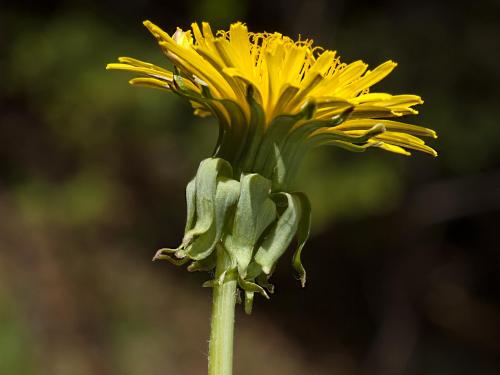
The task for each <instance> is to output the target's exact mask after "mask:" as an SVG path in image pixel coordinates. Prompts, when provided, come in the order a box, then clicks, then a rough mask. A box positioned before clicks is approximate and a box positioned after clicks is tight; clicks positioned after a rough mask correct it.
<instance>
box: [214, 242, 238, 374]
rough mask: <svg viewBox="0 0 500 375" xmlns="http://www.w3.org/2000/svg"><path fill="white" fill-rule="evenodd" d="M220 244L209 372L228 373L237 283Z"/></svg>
mask: <svg viewBox="0 0 500 375" xmlns="http://www.w3.org/2000/svg"><path fill="white" fill-rule="evenodd" d="M224 253H225V250H224V249H223V248H222V247H219V248H218V249H217V266H216V271H215V273H216V274H215V277H216V278H217V279H221V276H222V275H223V274H224V273H226V275H225V277H223V278H222V280H223V281H222V282H221V283H217V284H214V285H213V292H212V295H213V296H212V322H211V327H210V343H209V355H208V374H209V375H231V374H232V371H233V337H234V310H235V304H236V297H237V291H236V286H237V284H238V282H237V277H236V273H235V272H230V273H228V272H227V271H226V269H227V265H228V263H229V262H228V256H227V254H224Z"/></svg>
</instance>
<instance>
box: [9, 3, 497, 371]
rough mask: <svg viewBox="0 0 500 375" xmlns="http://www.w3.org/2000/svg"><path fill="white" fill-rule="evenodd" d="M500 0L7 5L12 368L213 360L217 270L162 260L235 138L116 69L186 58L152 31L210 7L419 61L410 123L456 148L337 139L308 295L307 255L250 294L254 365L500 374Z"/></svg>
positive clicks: (317, 217) (211, 14)
mask: <svg viewBox="0 0 500 375" xmlns="http://www.w3.org/2000/svg"><path fill="white" fill-rule="evenodd" d="M498 14H500V3H499V2H498V1H493V0H491V1H487V0H484V1H478V2H474V3H469V4H465V3H464V4H462V3H453V4H452V3H447V2H435V1H427V0H424V1H421V2H419V3H410V2H406V3H403V2H397V1H389V0H386V1H381V2H368V1H360V2H359V1H358V2H347V1H326V0H312V1H296V0H288V1H285V0H277V1H274V2H265V1H262V0H257V1H249V0H244V1H230V0H213V1H208V0H205V1H194V0H193V1H186V2H152V1H148V0H142V1H138V2H134V3H133V4H127V3H123V2H118V1H108V2H82V1H74V2H64V1H55V0H50V1H46V2H34V1H32V2H30V1H16V2H3V3H2V5H1V8H0V71H1V73H0V74H1V78H2V80H1V82H2V83H1V88H0V374H20V375H45V374H47V375H49V374H50V375H66V374H71V375H80V374H81V375H87V374H93V375H100V374H102V375H108V374H110V375H112V374H120V375H121V374H125V375H127V374H131V375H132V374H134V375H136V374H141V375H149V374H151V375H153V374H176V375H182V374H203V373H205V372H206V357H207V348H208V346H207V338H208V329H209V327H208V324H209V308H210V298H211V297H210V290H208V289H203V288H201V284H202V283H203V281H205V280H206V279H207V277H208V276H207V275H204V274H191V273H187V272H186V271H185V270H184V269H180V268H176V267H174V266H171V265H169V264H166V263H152V262H151V258H152V256H153V254H154V252H155V250H156V249H158V248H160V247H163V246H173V245H175V244H176V243H177V242H178V241H179V240H180V238H181V236H182V231H183V226H184V215H185V207H184V198H183V197H184V188H185V185H186V183H187V181H189V179H190V178H191V177H192V175H193V174H194V172H195V170H196V167H197V164H198V162H199V161H200V160H201V159H202V158H205V157H207V156H209V155H210V153H211V151H212V147H213V144H214V142H215V139H216V131H217V125H216V123H215V122H214V120H213V119H199V118H195V117H194V116H192V114H191V109H190V108H189V106H188V105H187V104H186V103H184V102H183V101H182V100H180V99H179V98H177V97H174V96H171V95H168V94H165V93H162V92H159V91H155V90H146V89H141V88H131V87H128V86H127V83H126V82H127V79H128V78H130V77H129V76H128V75H127V74H125V73H123V74H122V73H119V72H106V71H105V70H104V66H105V64H106V63H108V62H112V61H114V60H115V59H116V57H118V56H133V57H137V58H140V59H143V60H146V61H152V62H155V63H157V64H165V62H164V59H163V58H162V55H161V52H160V50H159V49H158V48H157V47H156V45H155V42H154V40H153V38H151V37H150V36H149V35H148V33H147V32H146V30H144V29H143V27H142V25H141V22H142V20H143V19H151V20H152V21H153V22H155V23H158V24H159V25H161V26H162V27H164V28H165V29H166V30H168V31H173V30H174V29H175V27H177V26H181V27H183V28H187V27H188V26H189V24H190V22H192V21H201V20H207V21H210V22H211V23H212V25H214V27H216V28H219V27H220V28H226V27H227V26H228V25H229V24H230V23H231V22H233V21H235V20H242V21H245V22H246V23H247V24H248V25H249V27H250V29H251V30H257V31H260V30H267V31H275V30H277V31H281V32H283V33H285V34H288V35H290V36H293V37H296V36H297V35H298V34H301V35H302V36H304V37H310V38H313V39H314V40H316V41H317V43H318V44H320V45H322V46H324V47H326V48H330V49H336V50H337V51H338V52H339V54H340V56H341V57H342V58H343V60H344V61H347V62H350V61H354V60H357V59H363V60H364V61H366V62H367V63H369V64H370V65H371V66H374V65H376V64H379V63H381V62H383V61H385V60H387V59H392V60H395V61H397V62H398V63H399V66H398V68H397V69H396V70H395V71H394V72H393V74H392V75H391V76H390V77H388V78H387V79H386V80H385V81H384V82H381V83H380V84H378V86H377V89H378V90H380V91H387V92H393V93H417V94H419V95H421V96H422V97H423V99H424V100H425V104H424V105H423V106H421V108H420V115H419V116H417V117H413V118H408V122H412V123H416V124H422V125H426V126H428V127H432V128H434V129H436V130H437V131H438V133H439V139H438V140H436V141H431V142H430V143H431V144H432V145H433V146H435V147H436V148H437V149H438V151H439V154H440V156H439V157H438V158H437V159H433V158H431V157H428V156H426V155H415V156H414V157H412V158H405V157H400V156H397V155H387V154H383V153H382V152H380V151H379V152H376V151H371V150H369V151H368V152H367V153H365V154H361V155H358V154H351V153H348V152H346V151H343V150H340V149H325V150H320V151H318V152H316V153H314V154H312V155H310V157H309V159H308V160H307V162H306V163H305V165H304V167H303V169H302V172H301V174H302V175H301V181H300V183H299V185H298V188H299V189H300V190H302V191H305V192H306V193H307V194H308V195H309V197H310V199H311V201H312V204H313V225H314V233H313V235H312V237H311V239H310V242H309V243H308V244H307V247H306V249H305V251H304V256H303V260H304V263H305V266H306V268H307V270H308V284H307V286H306V288H305V289H301V288H300V287H299V284H298V282H297V281H296V280H294V278H293V277H292V270H291V266H290V264H289V263H290V260H289V258H287V257H286V256H285V259H283V261H281V263H280V266H279V267H278V270H277V272H276V274H275V275H274V277H273V281H274V283H275V285H276V293H275V295H273V296H272V298H271V300H270V301H265V300H263V299H257V300H256V303H255V306H254V313H253V314H252V315H251V316H245V315H244V314H243V312H242V309H241V308H238V314H237V327H236V347H235V374H240V375H247V374H248V375H249V374H262V375H266V374H269V375H271V374H272V375H280V374H287V375H294V374H318V375H323V374H325V375H327V374H328V375H329V374H334V375H358V374H359V375H364V374H381V375H399V374H415V375H417V374H429V375H433V374H436V375H438V374H439V375H447V374H450V375H451V374H453V375H460V374H464V375H470V374H478V375H490V374H491V375H493V374H498V373H500V265H499V260H500V246H499V245H498V239H497V235H498V228H499V227H500V219H499V214H500V151H499V150H500V148H499V147H498V140H499V139H500V126H499V123H498V122H499V119H500V113H499V107H498V99H499V97H498V92H497V90H498V86H499V84H500V68H499V64H498V61H500V50H499V49H498V48H497V47H496V46H497V44H498V43H497V39H498V38H497V36H498V35H500V24H499V23H498V19H497V18H498Z"/></svg>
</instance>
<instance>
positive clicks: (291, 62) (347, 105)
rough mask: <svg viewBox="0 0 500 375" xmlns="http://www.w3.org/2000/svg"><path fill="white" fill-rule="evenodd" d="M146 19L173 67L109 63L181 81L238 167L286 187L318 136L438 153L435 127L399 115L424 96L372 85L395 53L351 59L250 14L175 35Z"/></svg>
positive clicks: (150, 79) (159, 84) (146, 80)
mask: <svg viewBox="0 0 500 375" xmlns="http://www.w3.org/2000/svg"><path fill="white" fill-rule="evenodd" d="M144 25H145V26H146V27H147V28H148V30H149V31H150V32H151V33H152V34H153V36H154V37H155V38H156V39H157V41H158V43H159V45H160V47H161V49H162V50H163V52H164V53H165V55H166V57H167V58H168V59H169V60H170V61H171V62H172V64H173V66H174V69H173V71H169V70H167V69H164V68H161V67H159V66H156V65H153V64H150V63H146V62H143V61H139V60H136V59H132V58H129V57H121V58H119V61H120V62H119V63H113V64H108V66H107V68H108V69H119V70H128V71H131V72H135V73H139V74H140V75H141V77H138V78H134V79H132V80H130V83H131V84H133V85H141V86H148V87H155V88H160V89H164V90H167V91H173V92H175V93H177V94H179V95H181V96H183V97H185V98H187V99H188V100H189V101H190V102H191V104H192V106H193V108H194V112H195V114H196V115H199V116H210V115H213V116H216V117H217V118H218V120H219V123H220V136H219V142H218V145H217V147H216V151H215V156H220V157H222V158H224V159H226V160H228V161H230V162H231V164H232V165H233V167H234V168H235V169H236V170H237V171H240V172H257V173H261V174H263V175H264V176H265V177H267V178H270V179H271V180H272V181H273V187H275V188H277V189H286V188H287V187H288V186H289V183H290V182H291V180H292V178H293V176H294V172H295V169H296V164H297V163H298V162H300V160H301V158H302V155H303V154H304V153H305V152H307V151H308V150H309V149H310V148H313V147H317V146H322V145H335V146H339V147H342V148H345V149H348V150H351V151H364V150H366V149H367V148H369V147H378V148H381V149H383V150H386V151H391V152H395V153H399V154H403V155H409V154H410V153H409V152H408V151H407V149H414V150H418V151H423V152H426V153H429V154H431V155H434V156H435V155H436V152H435V151H434V150H433V149H432V148H431V147H429V146H427V145H426V144H425V142H424V141H423V140H421V139H420V138H419V137H434V138H435V137H436V133H435V132H434V131H433V130H431V129H427V128H424V127H421V126H416V125H410V124H407V123H404V122H401V121H398V120H397V118H399V117H401V116H404V115H410V114H416V113H417V111H416V110H415V109H414V108H413V107H414V106H415V105H417V104H422V103H423V102H422V100H421V99H420V97H419V96H417V95H406V94H405V95H391V94H388V93H383V92H370V87H371V86H373V85H374V84H376V83H377V82H379V81H381V80H382V79H383V78H385V77H386V76H387V75H388V74H389V73H391V71H392V70H393V69H394V68H395V67H396V65H397V64H396V63H394V62H393V61H386V62H384V63H383V64H381V65H379V66H377V67H376V68H374V69H372V70H368V65H367V64H365V63H364V62H362V61H361V60H358V61H355V62H353V63H350V64H345V63H342V62H341V61H340V58H339V57H338V56H337V53H336V52H335V51H330V50H324V49H322V48H321V47H317V46H314V45H313V41H312V40H308V39H306V40H300V39H299V40H298V41H293V40H292V39H291V38H289V37H287V36H284V35H282V34H280V33H277V32H275V33H267V32H264V33H252V32H249V31H248V29H247V26H246V25H245V24H243V23H241V22H237V23H234V24H232V25H231V27H230V29H229V31H218V32H217V33H216V34H215V35H214V33H213V32H212V30H211V28H210V25H209V24H208V23H205V22H203V23H202V25H201V28H200V26H199V25H198V24H197V23H193V24H192V25H191V27H192V30H189V31H183V30H181V29H180V28H178V29H177V31H175V33H174V34H173V35H172V36H170V35H169V34H167V33H166V32H165V31H163V30H162V29H160V28H159V27H158V26H156V25H154V24H153V23H151V22H150V21H145V22H144Z"/></svg>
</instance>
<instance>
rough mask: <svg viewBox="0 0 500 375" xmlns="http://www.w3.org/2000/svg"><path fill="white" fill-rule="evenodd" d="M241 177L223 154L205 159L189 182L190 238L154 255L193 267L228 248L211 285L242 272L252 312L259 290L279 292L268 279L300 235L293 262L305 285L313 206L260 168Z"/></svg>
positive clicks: (210, 266) (206, 267)
mask: <svg viewBox="0 0 500 375" xmlns="http://www.w3.org/2000/svg"><path fill="white" fill-rule="evenodd" d="M238 177H239V178H238V179H236V178H235V176H233V170H232V167H231V165H230V164H229V162H227V161H225V160H223V159H220V158H208V159H205V160H203V161H202V162H201V164H200V166H199V168H198V171H197V173H196V176H195V178H194V179H193V180H192V181H191V182H190V183H189V184H188V186H187V188H186V200H187V220H186V227H185V232H184V238H183V240H182V242H181V244H180V246H179V247H177V248H175V249H160V250H158V252H157V253H156V255H155V257H154V259H166V260H169V261H170V262H172V263H174V264H176V265H182V264H186V263H188V262H189V263H190V264H189V266H188V270H190V271H212V270H214V269H215V266H216V261H217V252H225V253H226V255H227V256H226V258H227V259H229V262H226V264H225V265H224V268H225V269H224V270H223V271H222V272H220V276H219V277H218V278H217V279H214V280H209V281H208V282H207V283H205V285H206V286H212V285H214V283H220V284H221V283H222V282H223V281H224V278H225V277H228V276H230V275H236V276H237V279H238V284H239V286H240V288H241V289H242V290H243V291H244V293H245V311H246V312H247V313H250V312H251V309H252V301H253V296H254V293H256V292H257V293H260V294H262V295H263V296H264V297H266V298H268V294H267V292H271V293H272V292H273V287H272V285H271V284H269V283H268V279H269V277H270V276H271V275H272V273H273V270H274V268H275V266H276V263H277V262H278V260H279V259H280V257H281V256H282V255H283V254H284V253H285V252H286V250H287V248H288V247H289V245H290V244H291V242H292V240H293V239H294V237H296V238H297V242H298V245H297V248H296V250H295V253H294V254H293V256H292V264H293V266H294V268H295V269H296V271H297V273H298V276H299V278H300V279H301V282H302V284H303V285H304V283H305V270H304V267H303V266H302V263H301V260H300V254H301V251H302V248H303V246H304V243H305V242H306V240H307V238H308V236H309V227H310V213H311V210H310V205H309V201H308V199H307V198H306V196H305V195H304V194H303V193H285V192H273V191H272V184H271V181H270V180H269V179H267V178H265V177H262V176H261V175H259V174H256V173H248V174H246V173H242V174H241V175H240V176H238ZM266 290H267V291H266Z"/></svg>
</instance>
